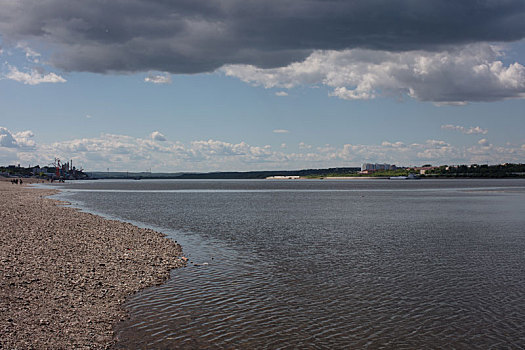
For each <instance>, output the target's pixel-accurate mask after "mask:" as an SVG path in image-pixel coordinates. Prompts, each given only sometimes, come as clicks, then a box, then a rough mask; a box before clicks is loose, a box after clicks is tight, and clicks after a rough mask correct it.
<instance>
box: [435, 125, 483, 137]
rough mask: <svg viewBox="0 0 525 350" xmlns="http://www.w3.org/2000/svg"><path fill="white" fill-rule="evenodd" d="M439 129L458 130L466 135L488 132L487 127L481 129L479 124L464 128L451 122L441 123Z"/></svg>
mask: <svg viewBox="0 0 525 350" xmlns="http://www.w3.org/2000/svg"><path fill="white" fill-rule="evenodd" d="M441 129H443V130H453V131H459V132H461V133H463V134H466V135H475V134H483V135H486V134H487V133H488V132H489V131H488V130H487V129H483V128H481V127H479V126H471V127H470V128H466V127H464V126H461V125H452V124H445V125H441Z"/></svg>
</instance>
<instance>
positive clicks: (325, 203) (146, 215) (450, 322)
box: [61, 180, 525, 349]
mask: <svg viewBox="0 0 525 350" xmlns="http://www.w3.org/2000/svg"><path fill="white" fill-rule="evenodd" d="M61 188H63V189H65V192H64V193H63V194H62V195H61V197H64V198H66V199H67V200H70V201H72V202H73V203H74V204H76V205H79V206H81V207H83V208H84V209H86V210H90V211H94V212H97V213H101V214H105V215H108V216H112V217H116V218H121V219H124V220H127V221H133V222H135V223H139V224H141V225H148V226H153V227H156V228H157V229H159V230H161V231H163V232H165V233H166V234H168V236H170V237H172V238H173V239H175V240H176V241H178V242H179V243H181V245H182V246H183V249H184V254H185V256H187V257H189V258H190V260H191V263H190V264H188V267H186V268H181V269H177V270H174V271H173V272H172V278H171V279H170V280H169V281H168V282H167V283H165V284H164V285H162V286H158V287H154V288H149V289H147V290H145V291H143V292H141V293H139V294H137V295H135V296H133V297H132V298H130V299H129V301H128V302H127V304H126V307H127V308H128V309H129V311H130V314H131V318H130V319H129V320H127V321H125V322H122V323H121V324H120V325H119V326H118V329H117V332H118V336H119V339H120V343H119V347H121V348H159V349H173V348H270V349H275V348H290V349H291V348H324V349H336V348H338V349H346V348H362V347H370V348H446V349H450V348H468V349H471V348H479V349H490V348H495V349H501V348H524V347H525V181H524V180H418V181H393V180H353V181H326V180H323V181H306V180H305V181H302V180H301V181H264V180H261V181H191V180H184V181H120V182H119V181H99V182H76V183H72V184H66V185H61Z"/></svg>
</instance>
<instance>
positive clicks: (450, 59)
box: [221, 44, 525, 104]
mask: <svg viewBox="0 0 525 350" xmlns="http://www.w3.org/2000/svg"><path fill="white" fill-rule="evenodd" d="M502 56H503V52H502V51H501V49H500V48H498V47H496V46H493V45H489V44H471V45H466V46H461V47H454V48H449V49H447V50H443V51H431V52H430V51H421V50H419V51H406V52H389V51H378V50H367V49H352V50H344V51H315V52H314V53H312V54H311V55H310V56H309V57H308V58H306V59H305V60H304V61H302V62H295V63H292V64H290V65H288V66H285V67H281V68H272V69H263V68H257V67H255V66H252V65H227V66H224V67H223V68H222V69H221V70H222V72H224V73H225V74H226V75H227V76H233V77H237V78H239V79H241V80H242V81H244V82H247V83H251V84H254V85H260V86H264V87H265V88H276V87H277V88H287V89H290V88H293V87H296V86H299V85H319V84H322V85H325V86H327V87H330V88H331V89H332V92H331V93H330V94H331V95H332V96H336V97H339V98H342V99H347V100H354V99H372V98H375V97H377V96H379V95H386V96H395V97H399V96H405V95H406V96H409V97H411V98H415V99H417V100H421V101H432V102H435V103H438V104H465V103H467V102H471V101H496V100H503V99H510V98H525V67H524V66H523V65H522V64H520V63H518V62H515V63H512V64H510V65H507V66H505V65H504V64H503V62H502V61H501V60H500V59H501V57H502Z"/></svg>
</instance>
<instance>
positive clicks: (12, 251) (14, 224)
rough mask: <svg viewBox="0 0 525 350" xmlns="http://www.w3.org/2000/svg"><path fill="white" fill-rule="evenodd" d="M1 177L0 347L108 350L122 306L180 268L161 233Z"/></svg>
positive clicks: (172, 247) (175, 249)
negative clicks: (77, 206) (80, 208)
mask: <svg viewBox="0 0 525 350" xmlns="http://www.w3.org/2000/svg"><path fill="white" fill-rule="evenodd" d="M30 182H32V181H31V180H30V179H24V185H18V184H11V183H10V182H9V181H6V180H5V179H3V180H0V195H1V198H2V201H0V222H2V225H1V229H0V230H1V232H0V348H2V349H29V348H34V349H71V348H77V349H78V348H82V349H107V348H110V347H111V346H112V345H113V344H114V343H115V341H116V339H115V336H114V334H113V329H114V326H115V325H116V324H117V323H118V322H119V320H122V319H124V318H125V317H126V312H125V311H124V310H123V309H122V307H121V305H122V303H123V302H124V301H125V299H126V297H127V296H129V295H131V294H133V293H136V292H137V291H139V290H141V289H143V288H146V287H148V286H153V285H156V284H160V283H162V282H163V281H165V280H166V279H167V278H169V271H170V270H171V269H173V268H176V267H180V266H183V265H184V262H183V260H182V259H180V256H181V253H182V250H181V247H180V246H179V245H178V244H177V243H176V242H174V241H173V240H170V239H168V238H166V237H165V236H164V235H163V234H161V233H158V232H155V231H153V230H149V229H141V228H138V227H136V226H133V225H131V224H128V223H123V222H119V221H115V220H107V219H104V218H102V217H99V216H96V215H92V214H88V213H83V212H80V211H78V210H76V209H73V208H69V207H64V206H62V205H60V202H58V201H55V200H51V199H48V198H45V197H46V196H48V195H51V194H53V193H56V191H53V190H43V189H35V188H30V187H27V186H26V184H27V183H30Z"/></svg>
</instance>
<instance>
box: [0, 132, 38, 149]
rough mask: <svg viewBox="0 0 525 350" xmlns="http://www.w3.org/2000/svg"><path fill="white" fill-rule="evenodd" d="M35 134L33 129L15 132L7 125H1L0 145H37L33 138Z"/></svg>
mask: <svg viewBox="0 0 525 350" xmlns="http://www.w3.org/2000/svg"><path fill="white" fill-rule="evenodd" d="M33 136H34V134H33V132H32V131H31V130H26V131H21V132H17V133H13V132H11V131H9V130H8V129H7V128H5V127H0V147H5V148H25V149H30V148H34V147H35V146H36V144H35V141H34V140H32V138H33Z"/></svg>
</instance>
